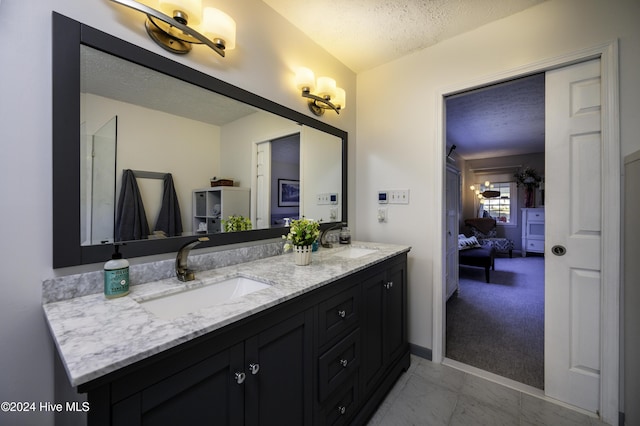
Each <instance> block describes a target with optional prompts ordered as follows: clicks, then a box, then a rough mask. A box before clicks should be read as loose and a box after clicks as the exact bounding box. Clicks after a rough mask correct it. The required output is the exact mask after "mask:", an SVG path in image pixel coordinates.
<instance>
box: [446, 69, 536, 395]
mask: <svg viewBox="0 0 640 426" xmlns="http://www.w3.org/2000/svg"><path fill="white" fill-rule="evenodd" d="M445 107H446V134H447V144H448V146H447V152H448V153H449V156H448V158H447V169H448V170H447V171H448V176H449V174H450V170H451V169H454V170H457V171H458V172H459V174H460V181H461V182H460V183H458V182H456V181H455V180H454V179H449V177H448V178H447V182H446V183H447V185H446V188H445V193H446V194H447V199H448V198H449V196H452V195H454V194H459V195H458V197H459V200H457V202H455V203H454V202H451V203H449V202H448V203H447V220H448V222H449V221H451V220H452V218H455V219H454V220H455V221H457V229H458V232H448V234H447V238H451V237H450V236H449V234H455V235H453V238H454V241H453V244H451V243H450V244H448V247H447V276H448V277H455V279H456V282H455V283H454V286H451V284H450V283H449V282H448V283H447V296H448V299H447V301H446V305H445V307H446V330H445V336H446V345H445V352H446V353H445V356H446V358H447V359H451V360H455V361H457V362H461V363H463V364H467V365H471V366H473V367H475V368H479V369H481V370H485V371H488V372H491V373H493V374H497V375H499V376H502V377H506V378H509V379H511V380H514V381H516V382H519V383H522V384H525V385H528V386H533V387H535V388H537V389H540V390H543V389H544V258H543V257H542V256H543V253H527V254H526V255H525V253H526V252H525V251H524V248H523V247H522V244H523V239H522V238H521V235H523V233H522V229H523V228H526V223H525V220H524V219H525V218H524V217H523V215H522V214H521V212H525V210H522V209H523V208H525V207H530V208H533V209H535V210H527V212H533V211H539V212H540V217H544V198H543V196H542V195H543V194H544V187H543V186H542V187H541V185H543V181H542V179H543V177H544V174H545V167H544V163H545V159H544V149H545V74H544V73H537V74H533V75H529V76H525V77H520V78H517V79H514V80H510V81H506V82H502V83H498V84H493V85H489V86H485V87H481V88H476V89H473V90H470V91H465V92H463V93H460V94H455V95H450V96H447V97H446V98H445ZM524 170H526V171H527V172H526V173H527V175H526V176H527V177H526V179H527V180H531V182H527V183H526V186H527V188H530V189H531V194H532V195H537V196H531V197H525V196H524V193H525V191H524V189H525V188H524V187H525V184H524V182H521V181H523V180H524V177H525V174H524ZM516 175H518V176H522V177H523V179H521V181H518V180H517V179H516V177H515V176H516ZM529 175H532V176H529ZM450 204H451V206H450ZM455 207H457V208H455ZM447 226H448V227H449V228H453V227H452V226H451V225H450V224H449V223H447ZM540 226H544V223H543V222H542V224H541V225H540ZM458 236H460V237H462V236H464V238H457V237H458ZM543 236H544V232H542V238H543ZM458 241H460V242H465V241H476V243H475V244H476V245H479V246H480V247H478V248H476V249H474V248H472V247H473V246H469V245H467V244H462V248H461V249H460V251H459V247H458V244H457V243H458ZM532 241H533V240H532ZM536 243H537V244H539V245H542V244H544V241H543V240H536ZM452 245H453V247H450V246H452ZM467 247H471V248H467ZM452 249H453V250H452ZM452 251H453V253H451V252H452ZM458 252H460V255H461V256H462V255H463V254H464V255H465V256H464V258H465V259H469V255H475V254H476V253H478V254H479V253H485V254H487V255H488V254H489V253H491V256H493V268H492V269H493V270H491V271H485V270H484V268H482V267H478V266H468V265H460V266H459V265H458ZM521 253H522V255H521ZM463 263H467V262H463ZM472 263H473V262H472ZM456 269H458V271H455V270H456ZM453 272H455V274H454V273H453ZM450 287H453V288H450ZM453 289H455V291H453V292H452V290H453Z"/></svg>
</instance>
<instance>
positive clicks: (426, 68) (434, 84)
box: [355, 0, 640, 348]
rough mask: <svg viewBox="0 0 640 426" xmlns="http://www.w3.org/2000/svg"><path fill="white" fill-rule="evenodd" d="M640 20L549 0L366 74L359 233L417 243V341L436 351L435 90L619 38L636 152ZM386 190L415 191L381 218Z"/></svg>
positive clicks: (625, 119) (412, 268)
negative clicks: (380, 198) (380, 199)
mask: <svg viewBox="0 0 640 426" xmlns="http://www.w3.org/2000/svg"><path fill="white" fill-rule="evenodd" d="M639 17H640V2H638V1H637V0H616V1H602V0H551V1H547V2H544V3H542V4H540V5H538V6H535V7H533V8H531V9H527V10H525V11H523V12H521V13H518V14H516V15H513V16H511V17H508V18H505V19H502V20H500V21H497V22H495V23H492V24H489V25H486V26H483V27H481V28H479V29H476V30H474V31H471V32H469V33H466V34H463V35H461V36H458V37H456V38H453V39H450V40H445V41H443V42H442V43H440V44H438V45H436V46H434V47H431V48H428V49H425V50H422V51H419V52H415V53H413V54H411V55H408V56H405V57H403V58H400V59H398V60H396V61H394V62H391V63H388V64H386V65H382V66H380V67H378V68H376V69H373V70H370V71H367V72H363V73H361V74H359V75H358V99H357V100H358V107H357V108H358V110H357V114H358V121H357V123H358V126H357V130H358V144H357V147H356V182H355V184H356V185H357V187H358V192H357V194H356V204H357V207H358V209H357V212H356V224H357V237H358V238H359V239H365V240H376V241H384V242H398V243H404V244H409V245H411V246H412V247H413V248H412V250H411V252H410V263H409V276H408V278H409V304H410V305H409V316H410V318H409V340H410V342H412V343H414V344H416V345H419V346H422V347H425V348H432V347H433V346H432V345H433V342H432V291H433V285H434V283H433V269H434V265H437V264H439V263H441V262H442V255H441V253H440V252H439V248H438V247H435V244H434V240H437V239H438V238H437V236H438V235H439V234H440V233H441V228H442V225H441V223H442V222H441V215H442V212H441V211H438V210H437V209H436V208H435V207H434V206H436V205H438V204H437V203H435V201H436V200H438V197H441V194H442V189H441V187H439V186H440V185H441V182H442V178H441V177H440V176H437V175H436V173H435V171H434V170H435V169H436V165H438V162H440V161H442V159H441V158H435V152H436V148H435V147H436V144H440V143H441V141H439V140H436V129H437V128H438V126H440V125H441V123H437V122H436V107H437V105H438V102H439V99H437V96H436V93H439V92H442V91H443V90H444V88H450V87H454V86H458V87H460V88H463V87H465V85H468V84H470V82H475V81H478V80H479V79H482V78H483V77H485V76H496V75H500V74H502V73H506V72H510V71H511V70H515V69H517V68H519V67H524V66H527V65H530V64H533V63H536V62H539V61H542V60H547V59H552V58H555V57H558V56H560V55H563V54H566V53H569V52H574V51H578V50H581V49H585V48H590V47H593V46H596V45H600V44H602V43H604V42H607V41H609V40H612V39H616V38H618V39H619V41H620V125H621V129H620V130H621V133H620V134H621V144H622V154H623V155H625V154H628V153H631V152H633V151H635V150H637V149H638V148H640V138H638V136H637V135H639V134H640V120H638V119H637V115H638V111H639V110H640V74H638V71H637V70H638V69H640V29H639V28H640V27H639V26H638V18H639ZM380 99H384V102H380V101H379V100H380ZM445 153H446V152H445ZM385 188H387V189H394V188H399V189H400V188H408V189H410V190H411V197H410V198H411V204H409V205H408V206H402V205H397V206H392V205H389V212H388V216H389V217H388V222H387V223H382V224H380V223H378V221H377V219H376V206H377V204H376V197H375V194H376V191H377V190H378V189H385ZM408 224H411V225H408ZM438 284H439V283H438Z"/></svg>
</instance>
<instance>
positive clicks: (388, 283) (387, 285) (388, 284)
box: [384, 281, 393, 290]
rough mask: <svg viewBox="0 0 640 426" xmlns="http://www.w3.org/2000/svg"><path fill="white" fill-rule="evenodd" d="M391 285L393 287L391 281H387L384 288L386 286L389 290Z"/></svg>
mask: <svg viewBox="0 0 640 426" xmlns="http://www.w3.org/2000/svg"><path fill="white" fill-rule="evenodd" d="M391 287H393V281H387V283H386V284H385V285H384V288H386V289H387V290H391Z"/></svg>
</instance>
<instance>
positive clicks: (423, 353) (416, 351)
mask: <svg viewBox="0 0 640 426" xmlns="http://www.w3.org/2000/svg"><path fill="white" fill-rule="evenodd" d="M409 350H410V352H411V355H415V356H419V357H420V358H424V359H426V360H429V361H432V360H433V358H432V357H433V353H432V352H431V349H429V348H425V347H422V346H418V345H414V344H413V343H409Z"/></svg>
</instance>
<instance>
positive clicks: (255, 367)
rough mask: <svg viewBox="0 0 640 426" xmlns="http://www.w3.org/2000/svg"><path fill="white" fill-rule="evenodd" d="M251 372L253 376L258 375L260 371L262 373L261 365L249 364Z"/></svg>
mask: <svg viewBox="0 0 640 426" xmlns="http://www.w3.org/2000/svg"><path fill="white" fill-rule="evenodd" d="M249 370H250V371H251V374H258V371H260V364H258V363H251V364H249Z"/></svg>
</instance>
